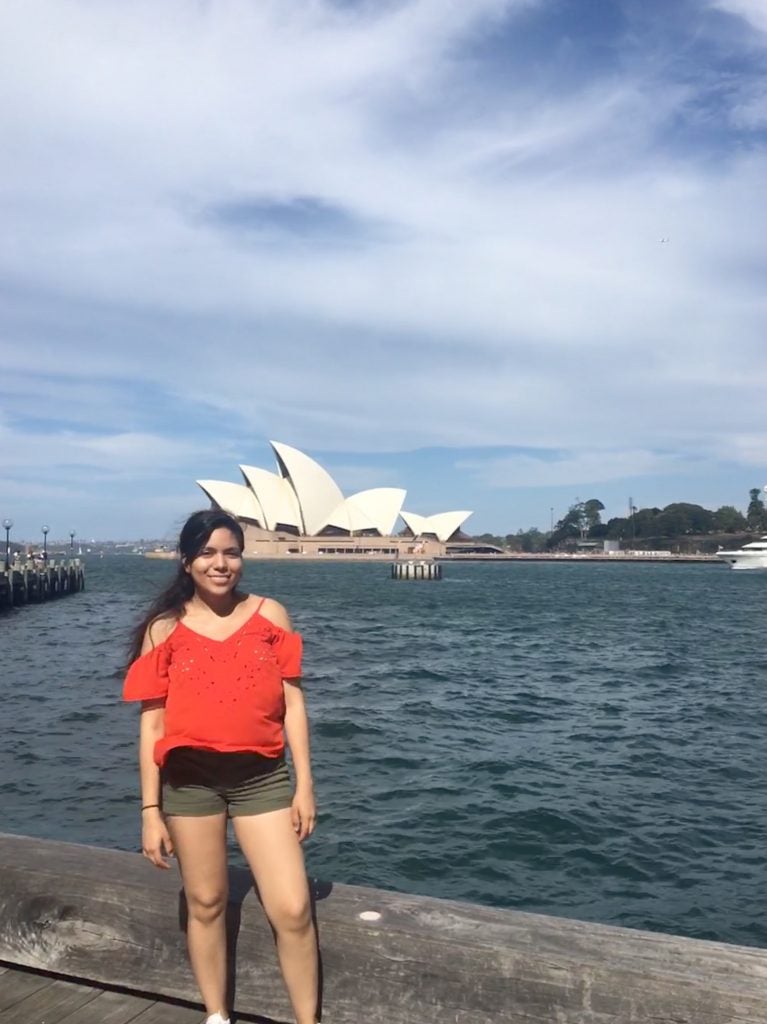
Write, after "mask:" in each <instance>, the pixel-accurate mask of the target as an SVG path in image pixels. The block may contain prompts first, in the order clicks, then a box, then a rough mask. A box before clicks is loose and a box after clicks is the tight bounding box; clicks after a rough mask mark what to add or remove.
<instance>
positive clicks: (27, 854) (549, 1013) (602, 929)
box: [0, 834, 767, 1024]
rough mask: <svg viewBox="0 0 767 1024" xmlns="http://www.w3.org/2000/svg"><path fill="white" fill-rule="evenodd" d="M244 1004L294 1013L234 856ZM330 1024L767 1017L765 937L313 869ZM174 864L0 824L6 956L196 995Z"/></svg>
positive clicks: (747, 1020) (685, 1021)
mask: <svg viewBox="0 0 767 1024" xmlns="http://www.w3.org/2000/svg"><path fill="white" fill-rule="evenodd" d="M230 881H231V894H230V906H229V935H230V944H231V951H232V956H231V961H232V964H233V965H234V972H233V984H234V985H235V1005H236V1007H237V1008H238V1010H239V1011H240V1012H241V1013H243V1012H246V1013H253V1014H263V1015H264V1016H265V1017H268V1018H271V1019H273V1020H277V1021H289V1020H291V1016H290V1012H289V1009H288V1004H287V1000H286V997H285V993H284V989H283V985H282V981H281V979H280V976H279V972H278V970H277V964H276V956H275V950H274V944H273V940H272V934H271V931H270V929H269V927H268V925H267V923H266V920H265V918H264V914H263V912H262V910H261V907H260V905H259V902H258V899H257V896H256V894H255V893H254V891H253V889H252V885H251V880H250V877H249V875H248V874H247V873H246V872H245V871H243V870H241V869H231V871H230ZM313 890H314V901H315V909H316V920H317V924H318V931H319V943H320V951H321V962H322V976H323V997H322V1002H323V1018H322V1019H323V1021H324V1022H326V1024H608V1022H609V1024H638V1022H643V1024H644V1022H648V1024H649V1022H653V1024H661V1022H662V1024H671V1022H673V1024H765V1021H767V952H765V951H764V950H760V949H751V948H746V947H735V946H727V945H724V944H720V943H713V942H704V941H700V940H694V939H686V938H679V937H675V936H670V935H659V934H654V933H650V932H643V931H631V930H628V929H622V928H615V927H611V926H607V925H599V924H587V923H584V922H580V921H571V920H566V919H561V918H553V917H542V916H539V915H535V914H525V913H517V912H516V911H514V910H499V909H493V908H491V907H481V906H474V905H471V904H465V903H456V902H450V901H446V900H437V899H430V898H426V897H421V896H407V895H403V894H401V893H395V892H383V891H380V890H377V889H368V888H359V887H356V886H348V885H336V884H332V883H327V884H325V883H314V885H313ZM184 918H185V904H184V899H183V894H182V892H181V889H180V886H179V879H178V874H177V872H176V871H175V870H172V871H164V872H163V871H158V870H157V869H156V868H153V867H152V866H151V865H150V864H149V863H148V862H147V861H146V860H144V859H143V858H142V857H140V856H139V855H138V854H132V853H123V852H119V851H114V850H106V849H100V848H94V847H86V846H77V845H73V844H69V843H59V842H49V841H45V840H37V839H30V838H26V837H23V836H12V835H2V834H0V961H4V962H6V963H9V964H17V965H23V966H25V967H30V968H34V969H37V970H44V971H48V972H55V973H57V974H61V975H64V976H68V977H72V978H78V979H82V980H87V981H91V982H96V983H99V984H106V985H114V986H120V987H123V988H127V989H131V990H136V991H138V992H146V993H152V994H155V995H165V996H171V997H176V998H182V999H191V1000H193V1001H198V1000H199V997H198V995H197V989H196V986H195V984H194V980H193V978H192V976H191V973H190V970H189V968H188V965H187V958H186V951H185V942H184Z"/></svg>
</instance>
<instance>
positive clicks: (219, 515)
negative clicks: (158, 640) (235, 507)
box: [128, 508, 245, 664]
mask: <svg viewBox="0 0 767 1024" xmlns="http://www.w3.org/2000/svg"><path fill="white" fill-rule="evenodd" d="M221 528H223V529H225V530H231V532H232V533H233V534H234V536H235V537H236V538H237V543H238V544H239V547H240V551H242V550H244V548H245V535H244V534H243V532H242V527H241V526H240V524H239V523H238V522H237V520H236V519H235V518H234V516H233V515H231V514H230V513H229V512H224V510H223V509H220V508H206V509H203V510H202V511H201V512H193V513H192V514H191V515H190V516H189V518H188V519H187V521H186V522H185V523H184V525H183V527H182V528H181V533H180V535H179V538H178V553H179V555H180V561H179V563H178V568H177V569H176V575H175V576H174V577H173V579H172V580H171V581H170V583H169V584H168V586H167V587H166V588H165V590H163V592H162V593H161V594H160V595H159V596H158V597H156V598H155V600H154V601H153V602H152V605H151V607H150V609H149V611H148V612H147V613H146V614H145V615H144V616H143V618H142V619H141V622H139V624H138V625H137V626H136V627H135V629H134V630H133V631H132V632H131V635H130V645H129V648H128V663H129V664H130V662H132V661H135V660H136V658H138V656H139V655H140V654H141V647H142V645H143V643H144V634H145V633H146V631H147V629H148V628H149V626H150V624H151V623H152V622H154V620H155V619H159V618H161V617H162V616H164V615H168V613H172V614H173V615H175V616H176V618H181V615H182V613H183V611H184V605H185V604H186V603H187V601H189V600H190V599H191V598H192V597H193V596H194V583H193V582H192V577H191V576H190V575H189V573H188V572H187V571H186V566H187V565H189V563H190V562H193V561H194V559H195V558H197V556H198V555H199V553H200V552H201V551H202V549H203V548H204V547H205V545H206V544H207V543H208V540H209V539H210V535H211V534H212V533H213V531H214V530H218V529H221Z"/></svg>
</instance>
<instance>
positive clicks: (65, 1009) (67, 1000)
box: [0, 979, 98, 1024]
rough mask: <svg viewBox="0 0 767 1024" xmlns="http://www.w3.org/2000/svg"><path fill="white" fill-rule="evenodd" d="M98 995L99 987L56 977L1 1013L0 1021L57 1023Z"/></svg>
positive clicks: (9, 1022)
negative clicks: (78, 983)
mask: <svg viewBox="0 0 767 1024" xmlns="http://www.w3.org/2000/svg"><path fill="white" fill-rule="evenodd" d="M97 995H98V990H97V989H95V988H93V987H92V986H90V985H77V984H74V983H73V982H71V981H60V980H58V979H56V980H53V981H51V983H50V985H45V986H43V987H42V988H39V989H37V991H36V992H33V993H31V994H30V995H28V996H27V998H26V999H23V1000H22V1001H21V1002H20V1003H15V1004H14V1005H13V1006H9V1007H8V1008H7V1009H5V1010H3V1011H2V1012H0V1024H20V1022H23V1024H52V1022H53V1024H58V1021H59V1019H60V1018H61V1017H66V1016H68V1015H69V1014H70V1013H71V1012H72V1011H73V1010H78V1009H80V1007H82V1006H84V1005H85V1004H86V1003H88V1002H90V1001H91V1000H92V999H95V997H96V996H97Z"/></svg>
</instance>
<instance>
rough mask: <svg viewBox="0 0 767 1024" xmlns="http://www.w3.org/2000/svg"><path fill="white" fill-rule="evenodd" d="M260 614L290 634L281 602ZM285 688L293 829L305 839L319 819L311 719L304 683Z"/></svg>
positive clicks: (272, 603)
mask: <svg viewBox="0 0 767 1024" xmlns="http://www.w3.org/2000/svg"><path fill="white" fill-rule="evenodd" d="M261 614H262V615H263V616H264V617H265V618H267V619H269V620H270V621H271V622H273V623H274V624H275V626H279V627H280V629H284V630H285V631H286V632H288V633H291V632H292V631H293V626H292V624H291V621H290V616H289V615H288V613H287V610H286V609H285V608H284V606H283V605H281V604H280V603H279V601H275V600H273V598H271V597H267V598H266V599H265V600H264V602H263V604H262V605H261ZM282 688H283V692H284V694H285V723H284V724H285V736H286V738H287V741H288V746H289V747H290V756H291V759H292V761H293V771H294V772H295V776H296V792H295V796H294V797H293V805H292V812H293V828H294V829H295V830H296V832H297V833H298V838H299V839H300V840H304V839H306V837H307V836H310V835H311V834H312V832H313V831H314V825H315V822H316V819H317V809H316V807H315V803H314V785H313V783H312V766H311V758H310V752H309V718H308V716H307V714H306V704H305V702H304V692H303V690H302V689H301V680H300V679H283V681H282Z"/></svg>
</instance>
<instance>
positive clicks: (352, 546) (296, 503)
mask: <svg viewBox="0 0 767 1024" xmlns="http://www.w3.org/2000/svg"><path fill="white" fill-rule="evenodd" d="M270 444H271V446H272V450H273V451H274V455H275V458H276V460H277V472H271V471H269V470H267V469H260V468H259V467H257V466H240V472H241V473H242V477H243V483H231V482H229V481H226V480H198V481H197V483H198V485H199V486H200V487H201V488H202V490H203V491H204V492H205V494H206V495H207V496H208V498H210V500H211V502H212V504H213V505H214V506H216V507H219V508H223V509H226V510H227V511H228V512H231V513H233V515H235V516H236V517H237V519H238V520H239V521H240V522H241V523H242V526H243V528H244V530H245V551H246V554H248V555H283V554H304V555H368V556H370V555H380V556H382V557H383V556H386V557H403V556H407V555H410V554H419V555H435V554H444V552H445V550H446V548H447V544H448V542H449V541H450V540H451V539H455V538H456V537H457V536H459V535H460V528H461V526H462V525H463V523H464V522H465V521H466V520H467V519H468V517H469V516H470V515H471V512H441V513H438V514H437V515H431V516H422V515H416V514H415V513H414V512H406V511H405V510H404V509H403V507H402V506H403V503H404V501H405V494H406V492H405V491H404V490H402V489H401V488H398V487H375V488H372V489H371V490H367V491H359V492H358V493H357V494H352V495H350V496H349V497H346V498H345V497H344V495H343V494H342V492H341V489H340V488H339V486H338V484H337V483H336V482H335V480H334V479H333V478H332V477H331V476H330V474H329V473H328V472H327V471H326V470H325V469H323V468H322V466H320V465H319V463H317V462H315V460H314V459H311V458H310V457H309V456H308V455H306V454H305V453H304V452H301V451H299V450H298V449H297V448H291V447H290V445H287V444H281V443H279V442H277V441H271V442H270ZM395 531H397V532H396V533H395Z"/></svg>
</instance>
